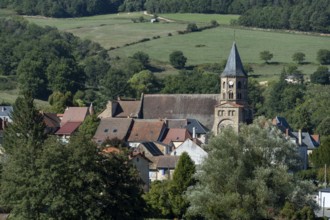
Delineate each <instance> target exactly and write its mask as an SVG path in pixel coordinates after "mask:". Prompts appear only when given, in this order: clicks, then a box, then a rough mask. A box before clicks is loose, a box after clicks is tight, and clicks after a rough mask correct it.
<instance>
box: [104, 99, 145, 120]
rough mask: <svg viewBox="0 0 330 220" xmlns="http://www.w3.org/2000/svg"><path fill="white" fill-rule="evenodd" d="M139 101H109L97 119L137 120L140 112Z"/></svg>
mask: <svg viewBox="0 0 330 220" xmlns="http://www.w3.org/2000/svg"><path fill="white" fill-rule="evenodd" d="M141 103H142V102H141V101H136V100H118V101H109V102H108V104H107V107H106V109H105V110H104V111H103V112H102V113H101V114H99V116H98V117H99V118H111V117H116V118H138V117H139V116H140V112H141Z"/></svg>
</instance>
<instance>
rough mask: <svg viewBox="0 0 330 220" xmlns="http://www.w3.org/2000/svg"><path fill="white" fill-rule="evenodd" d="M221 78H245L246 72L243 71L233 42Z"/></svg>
mask: <svg viewBox="0 0 330 220" xmlns="http://www.w3.org/2000/svg"><path fill="white" fill-rule="evenodd" d="M221 76H245V77H246V76H247V74H246V72H245V71H244V68H243V64H242V61H241V58H240V56H239V53H238V50H237V47H236V43H235V42H234V43H233V46H232V47H231V51H230V54H229V57H228V60H227V64H226V67H225V70H224V71H223V73H222V74H221Z"/></svg>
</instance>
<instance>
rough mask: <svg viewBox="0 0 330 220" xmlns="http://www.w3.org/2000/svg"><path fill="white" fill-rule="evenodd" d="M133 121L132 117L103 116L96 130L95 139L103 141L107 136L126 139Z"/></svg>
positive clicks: (98, 141)
mask: <svg viewBox="0 0 330 220" xmlns="http://www.w3.org/2000/svg"><path fill="white" fill-rule="evenodd" d="M132 122H133V120H132V119H131V118H102V119H101V121H100V124H99V126H98V127H97V130H96V132H95V135H94V140H95V141H96V142H97V143H102V142H103V141H104V140H106V139H107V138H108V139H113V138H118V139H120V140H125V139H126V138H127V134H128V131H129V129H130V127H131V125H132Z"/></svg>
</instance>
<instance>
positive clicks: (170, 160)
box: [157, 155, 180, 169]
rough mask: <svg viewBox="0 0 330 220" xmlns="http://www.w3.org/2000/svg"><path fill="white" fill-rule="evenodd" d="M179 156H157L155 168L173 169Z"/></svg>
mask: <svg viewBox="0 0 330 220" xmlns="http://www.w3.org/2000/svg"><path fill="white" fill-rule="evenodd" d="M179 158H180V157H178V156H170V155H164V156H158V158H157V159H158V161H157V168H158V169H159V168H167V169H175V166H176V164H177V163H178V161H179Z"/></svg>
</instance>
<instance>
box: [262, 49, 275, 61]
mask: <svg viewBox="0 0 330 220" xmlns="http://www.w3.org/2000/svg"><path fill="white" fill-rule="evenodd" d="M272 58H273V54H272V53H270V52H269V51H268V50H264V51H261V52H260V59H261V60H263V61H265V63H268V61H270V60H271V59H272Z"/></svg>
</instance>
